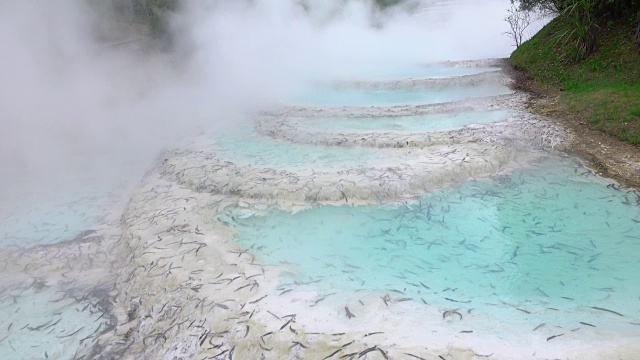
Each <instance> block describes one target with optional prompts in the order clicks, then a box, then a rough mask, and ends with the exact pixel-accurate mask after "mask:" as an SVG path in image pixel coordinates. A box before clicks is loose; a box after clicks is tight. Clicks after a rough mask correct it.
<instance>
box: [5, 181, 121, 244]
mask: <svg viewBox="0 0 640 360" xmlns="http://www.w3.org/2000/svg"><path fill="white" fill-rule="evenodd" d="M115 189H116V187H115V186H113V185H112V186H109V187H105V186H103V185H82V186H78V187H74V185H71V184H69V185H65V186H63V187H61V188H58V189H54V190H51V189H47V188H46V187H42V188H40V189H35V188H34V187H33V186H31V185H29V186H26V187H25V188H20V189H17V188H13V189H8V188H7V189H3V191H2V193H0V196H1V197H2V198H3V199H4V201H3V203H2V205H0V235H2V239H1V240H0V247H9V246H21V247H28V246H33V245H48V244H55V243H58V242H61V241H65V240H70V239H72V238H74V237H75V236H76V235H78V234H79V233H80V232H82V231H84V230H86V229H89V228H91V227H92V226H94V225H95V224H96V223H97V222H98V221H99V218H100V216H101V215H104V214H105V213H106V208H107V207H108V205H109V203H110V201H113V199H114V193H115Z"/></svg>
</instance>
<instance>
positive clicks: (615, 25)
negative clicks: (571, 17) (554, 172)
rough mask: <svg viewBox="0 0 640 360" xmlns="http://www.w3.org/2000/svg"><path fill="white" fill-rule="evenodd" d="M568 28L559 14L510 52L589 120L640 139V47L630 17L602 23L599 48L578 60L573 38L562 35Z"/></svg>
mask: <svg viewBox="0 0 640 360" xmlns="http://www.w3.org/2000/svg"><path fill="white" fill-rule="evenodd" d="M568 28H569V26H568V24H567V22H566V21H565V20H564V19H563V18H562V17H558V18H556V19H555V20H553V21H552V22H551V23H549V24H548V25H547V26H546V27H545V28H543V29H542V30H541V31H540V32H539V33H538V34H536V35H535V36H534V37H533V38H532V39H531V40H529V41H527V42H526V43H524V44H523V45H522V46H520V48H518V49H517V50H516V51H514V53H513V54H512V55H511V62H512V64H513V65H514V67H515V68H516V69H518V70H522V71H524V72H525V73H526V74H527V75H528V76H529V77H531V78H532V79H533V80H534V82H536V83H538V84H539V85H542V86H543V87H546V88H549V89H550V90H551V91H557V92H558V93H559V94H560V96H559V105H560V106H561V107H562V108H563V109H564V110H565V111H566V112H567V113H572V114H575V115H577V116H579V117H580V118H581V119H584V120H585V121H584V122H585V124H588V126H591V127H593V128H595V129H599V130H602V131H604V132H606V133H608V134H611V135H613V136H616V137H618V138H619V139H620V140H623V141H627V142H629V143H631V144H634V145H640V51H639V50H638V48H637V47H636V46H635V45H634V44H633V41H632V34H633V26H632V23H631V22H630V21H629V20H625V21H615V22H612V21H606V22H603V23H602V24H600V30H599V32H598V43H597V50H596V53H594V54H593V55H591V56H590V57H589V58H587V59H586V60H584V61H582V62H579V63H578V62H576V61H575V55H574V54H573V53H572V51H573V50H572V48H573V46H572V44H571V43H567V42H564V41H563V40H558V35H557V34H562V33H563V32H565V31H567V29H568Z"/></svg>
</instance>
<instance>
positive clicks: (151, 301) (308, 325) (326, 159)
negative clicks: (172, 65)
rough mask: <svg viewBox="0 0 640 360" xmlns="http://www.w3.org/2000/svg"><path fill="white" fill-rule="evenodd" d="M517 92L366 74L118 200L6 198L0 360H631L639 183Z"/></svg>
mask: <svg viewBox="0 0 640 360" xmlns="http://www.w3.org/2000/svg"><path fill="white" fill-rule="evenodd" d="M510 85H511V80H510V79H509V78H508V76H507V75H505V74H504V73H503V71H502V70H501V68H500V61H494V60H482V61H465V62H447V63H438V64H428V65H424V64H423V65H420V64H417V65H411V66H400V65H398V66H397V67H396V68H394V69H375V70H371V71H363V73H362V74H357V75H354V77H353V78H344V79H338V80H337V81H335V82H328V83H324V84H317V85H316V86H314V87H312V88H309V89H307V91H303V92H301V93H299V94H298V95H297V96H292V97H291V98H290V99H289V100H288V101H286V102H284V103H282V104H280V105H278V106H276V107H274V108H270V109H266V110H265V111H263V112H260V113H259V114H255V115H252V116H251V117H252V120H253V121H252V122H251V123H248V122H247V123H242V124H241V125H240V126H237V127H234V128H231V129H226V130H225V131H224V132H222V133H218V132H215V131H212V132H207V133H204V134H202V135H200V136H198V137H197V138H195V139H190V140H189V141H188V142H185V143H183V144H181V145H179V146H176V147H173V148H171V149H168V150H166V151H165V152H164V153H163V154H162V156H161V158H159V159H158V161H157V163H156V165H155V167H154V168H153V169H152V170H151V171H149V172H148V173H147V174H146V175H145V177H144V179H143V181H142V183H141V184H139V185H138V187H137V188H136V189H135V190H134V191H133V192H132V194H131V196H130V198H129V197H127V199H126V201H124V205H123V204H121V203H122V201H120V200H121V199H120V195H121V192H119V191H116V189H120V188H121V187H122V186H121V185H120V184H108V185H106V184H103V185H100V186H98V185H96V184H97V183H99V182H93V181H88V182H87V181H86V179H83V181H79V182H78V183H77V184H75V185H74V186H67V187H66V188H64V189H50V190H49V191H46V193H38V192H33V191H27V190H24V189H21V188H19V187H15V188H11V189H2V196H3V199H4V200H3V204H2V206H1V207H0V211H1V212H0V231H1V233H2V235H3V237H2V240H1V242H0V246H2V254H3V257H4V259H5V260H4V263H3V264H0V266H1V267H3V270H2V271H3V274H2V276H3V277H4V278H6V279H9V280H7V281H6V282H5V283H4V285H3V287H2V288H1V289H0V291H1V293H0V294H1V296H0V329H1V330H0V358H2V359H23V358H26V359H36V358H59V359H69V358H77V359H80V358H94V357H96V356H97V355H98V354H103V355H106V356H113V357H115V358H118V357H120V356H124V357H126V358H167V359H172V358H197V359H216V358H227V357H228V358H230V359H232V358H239V359H260V358H266V359H281V358H297V359H301V358H302V359H339V358H354V359H355V358H366V359H382V358H385V359H386V358H394V359H396V358H397V359H446V360H449V359H520V358H541V359H542V358H545V359H546V358H571V359H585V358H633V356H634V355H633V354H636V356H637V354H638V353H640V345H639V344H640V342H638V341H637V340H638V338H639V337H640V283H639V282H638V280H637V274H638V273H639V272H640V260H638V254H640V193H639V192H638V191H637V190H634V189H630V188H626V187H624V186H623V185H620V184H618V183H616V182H614V181H612V180H609V179H605V178H602V177H600V176H599V175H598V174H597V173H596V172H594V171H593V170H591V169H589V168H588V167H587V166H586V165H585V164H583V163H582V162H581V161H580V160H579V159H577V158H575V157H572V156H569V155H567V154H566V153H563V152H562V151H561V150H562V145H563V144H564V143H565V142H566V141H567V138H568V136H569V135H568V134H567V133H566V132H565V131H564V130H563V129H562V128H560V127H558V126H557V125H555V124H554V123H552V122H551V121H549V120H548V119H545V118H542V117H539V116H536V115H533V114H531V113H529V112H527V111H526V108H525V105H524V102H525V100H526V98H527V95H526V94H522V93H520V92H517V91H515V90H512V88H511V87H510ZM27 185H28V184H26V185H25V188H26V187H28V186H27ZM119 206H120V207H123V208H124V212H119V211H116V210H114V209H118V208H120V207H119ZM181 356H184V357H181Z"/></svg>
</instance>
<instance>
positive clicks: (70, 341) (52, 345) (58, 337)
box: [0, 288, 110, 360]
mask: <svg viewBox="0 0 640 360" xmlns="http://www.w3.org/2000/svg"><path fill="white" fill-rule="evenodd" d="M64 295H65V293H64V292H63V291H58V290H57V289H55V288H46V289H40V290H37V289H34V288H31V289H17V290H13V291H8V292H3V293H2V294H1V295H0V328H2V331H0V358H2V359H3V360H19V359H46V358H48V359H72V358H74V354H76V351H77V350H78V344H79V343H80V341H82V339H85V340H84V341H87V342H90V341H93V340H94V339H93V336H92V335H96V334H98V335H99V334H100V333H101V331H106V330H107V329H108V328H107V325H108V322H109V320H110V319H109V316H103V314H102V311H99V309H97V308H95V307H94V306H92V305H90V304H87V303H82V304H80V303H78V302H77V301H76V300H75V299H74V298H71V297H68V296H67V297H66V298H65V296H64Z"/></svg>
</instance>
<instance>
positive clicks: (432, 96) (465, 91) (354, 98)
mask: <svg viewBox="0 0 640 360" xmlns="http://www.w3.org/2000/svg"><path fill="white" fill-rule="evenodd" d="M511 93H512V91H511V90H510V89H509V88H507V87H505V86H502V85H499V84H490V85H483V86H466V87H451V88H446V89H428V90H367V89H352V88H350V89H335V88H330V87H324V88H317V89H315V90H313V91H310V92H308V93H306V94H302V95H301V96H300V97H299V98H298V99H297V102H298V103H301V104H307V105H318V106H342V105H353V106H366V105H395V104H435V103H442V102H449V101H459V100H464V99H469V98H474V97H485V96H498V95H505V94H511Z"/></svg>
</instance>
